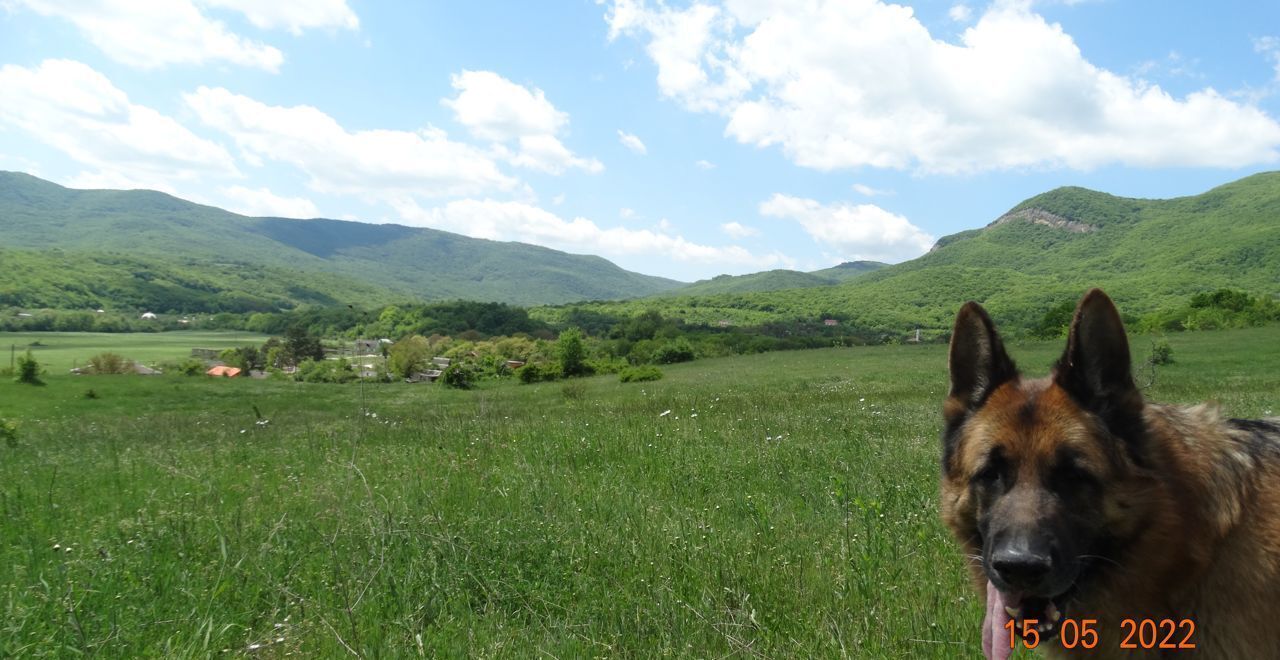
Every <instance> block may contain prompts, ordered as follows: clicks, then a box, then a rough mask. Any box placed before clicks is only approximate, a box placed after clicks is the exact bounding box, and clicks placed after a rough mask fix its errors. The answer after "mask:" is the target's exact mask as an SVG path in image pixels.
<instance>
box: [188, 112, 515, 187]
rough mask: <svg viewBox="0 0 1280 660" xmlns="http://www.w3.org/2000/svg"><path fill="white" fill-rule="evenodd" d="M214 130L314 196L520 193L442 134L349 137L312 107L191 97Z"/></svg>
mask: <svg viewBox="0 0 1280 660" xmlns="http://www.w3.org/2000/svg"><path fill="white" fill-rule="evenodd" d="M184 99H185V101H186V104H187V106H188V107H189V108H190V109H191V110H192V111H193V112H194V113H195V115H196V116H197V117H199V119H200V120H201V121H202V122H204V123H205V124H206V125H208V126H210V127H212V128H215V129H217V130H219V131H222V132H224V133H226V134H227V135H228V136H229V137H230V138H231V139H232V140H233V141H234V142H235V144H236V145H237V146H238V147H239V148H240V150H241V152H242V153H243V155H244V157H245V158H246V160H248V161H249V162H256V163H260V162H262V161H265V160H274V161H279V162H283V163H288V164H290V165H293V166H295V167H297V168H299V169H300V170H302V171H303V172H305V173H306V174H307V175H308V176H309V177H310V181H309V185H310V186H311V188H312V189H313V190H316V191H319V192H325V193H338V194H356V195H362V196H365V197H367V198H370V199H374V200H379V199H382V200H385V199H387V198H388V197H391V196H419V195H421V196H457V195H474V194H480V193H484V192H488V191H492V190H512V189H514V188H516V187H517V181H516V180H515V179H513V178H511V177H509V176H507V175H505V174H503V173H502V172H501V171H500V170H499V169H498V166H497V163H496V162H495V161H494V160H493V159H492V158H490V157H489V155H487V154H485V153H484V152H482V151H480V150H479V149H476V148H475V147H473V146H470V145H468V144H465V143H461V142H456V141H453V140H451V139H449V137H448V136H447V135H446V134H445V133H444V131H441V130H439V129H435V128H425V129H422V130H418V131H400V130H365V131H349V130H347V129H346V128H344V127H343V126H341V125H340V124H339V123H338V122H337V121H336V120H334V119H333V118H332V117H330V116H329V115H327V114H325V113H324V112H322V111H320V110H318V109H316V108H314V107H311V106H291V107H283V106H273V105H267V104H265V103H262V102H260V101H257V100H254V99H251V98H249V97H247V96H241V95H238V94H234V93H232V92H230V91H227V90H226V89H222V88H209V87H200V88H198V89H197V90H196V91H195V92H192V93H190V94H186V95H184Z"/></svg>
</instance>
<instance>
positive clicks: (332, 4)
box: [197, 0, 360, 35]
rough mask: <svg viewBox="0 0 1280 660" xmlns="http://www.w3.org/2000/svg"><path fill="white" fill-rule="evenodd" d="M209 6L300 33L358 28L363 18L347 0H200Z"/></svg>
mask: <svg viewBox="0 0 1280 660" xmlns="http://www.w3.org/2000/svg"><path fill="white" fill-rule="evenodd" d="M197 2H198V3H199V4H201V5H204V6H206V7H216V8H219V9H230V10H233V11H237V12H240V13H241V14H244V16H245V18H247V19H249V22H250V23H253V25H254V26H255V27H259V28H262V29H264V30H275V29H284V30H288V31H289V32H291V33H293V34H295V35H297V34H302V32H303V30H310V29H315V28H330V29H334V28H342V29H347V30H355V29H358V28H359V27H360V18H359V17H358V16H356V13H355V12H354V11H352V10H351V7H348V6H347V0H271V1H270V2H263V1H262V0H197Z"/></svg>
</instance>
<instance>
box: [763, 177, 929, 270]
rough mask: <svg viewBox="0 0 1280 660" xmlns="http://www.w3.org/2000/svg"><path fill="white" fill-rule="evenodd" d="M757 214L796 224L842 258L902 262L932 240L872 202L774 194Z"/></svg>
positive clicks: (920, 252) (906, 221)
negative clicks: (822, 200)
mask: <svg viewBox="0 0 1280 660" xmlns="http://www.w3.org/2000/svg"><path fill="white" fill-rule="evenodd" d="M760 214H761V215H765V216H770V217H775V218H785V219H788V220H793V221H795V222H797V223H799V224H800V226H801V227H802V228H803V229H804V231H805V233H807V234H809V236H810V237H812V238H813V239H814V240H815V241H817V242H819V243H821V244H822V245H824V246H827V247H830V248H833V249H835V250H837V251H838V252H839V256H840V258H842V259H844V260H856V259H870V260H875V261H889V262H897V261H903V260H905V259H911V258H914V257H918V256H920V255H921V254H923V253H924V252H926V251H928V250H929V248H930V246H932V245H933V242H934V239H933V237H932V236H930V235H929V234H928V233H926V232H925V231H924V230H922V229H920V228H919V227H916V226H915V225H913V224H911V222H910V221H908V220H907V219H906V218H904V217H902V216H900V215H897V214H895V213H890V212H889V211H886V210H884V209H882V208H880V207H879V206H876V205H874V204H858V205H853V204H843V203H839V204H821V203H819V202H817V201H814V200H812V199H804V198H800V197H792V196H789V195H783V194H775V195H774V196H773V197H771V198H769V199H768V200H766V201H764V202H762V203H761V204H760Z"/></svg>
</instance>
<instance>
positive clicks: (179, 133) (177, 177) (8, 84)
mask: <svg viewBox="0 0 1280 660" xmlns="http://www.w3.org/2000/svg"><path fill="white" fill-rule="evenodd" d="M4 123H7V124H11V125H13V126H17V127H18V128H21V129H22V130H24V131H26V132H27V133H28V134H30V135H31V136H32V137H34V138H36V139H38V140H40V141H41V142H44V143H45V144H48V145H50V146H52V147H54V148H56V149H58V150H60V151H62V152H63V153H65V154H66V155H67V156H69V157H71V158H72V159H73V160H75V161H77V162H79V163H81V164H83V165H86V166H88V167H90V168H92V170H93V171H90V172H85V173H82V174H80V175H77V176H76V177H75V178H73V179H72V180H71V181H69V182H68V183H71V184H73V185H79V186H82V187H131V188H155V189H157V190H166V191H171V190H172V189H173V187H172V182H174V181H195V180H202V179H205V178H208V177H214V178H218V177H221V178H228V177H238V176H240V173H239V171H238V170H237V169H236V166H235V162H234V159H233V158H232V157H231V154H229V153H227V151H226V150H225V149H223V148H222V147H221V146H220V145H218V144H216V143H214V142H210V141H209V140H205V139H203V138H201V137H199V136H197V135H195V134H194V133H192V132H191V131H190V130H188V129H187V128H186V127H184V126H183V125H182V124H179V123H178V122H177V121H175V120H174V119H173V118H172V117H168V116H166V115H163V114H161V113H159V112H157V111H156V110H154V109H152V108H149V107H146V106H142V105H137V104H134V103H131V102H130V101H129V97H128V95H127V94H125V93H124V92H123V91H122V90H120V89H119V88H117V87H116V86H115V85H113V84H112V83H111V81H110V80H108V79H107V77H106V76H104V75H102V74H101V73H99V72H97V71H95V70H93V69H92V68H90V67H89V66H87V65H85V64H82V63H80V62H75V61H71V60H45V61H44V62H42V63H41V64H40V65H39V66H37V67H34V68H24V67H21V66H17V65H13V64H9V65H5V66H4V67H0V124H4ZM107 184H110V185H107Z"/></svg>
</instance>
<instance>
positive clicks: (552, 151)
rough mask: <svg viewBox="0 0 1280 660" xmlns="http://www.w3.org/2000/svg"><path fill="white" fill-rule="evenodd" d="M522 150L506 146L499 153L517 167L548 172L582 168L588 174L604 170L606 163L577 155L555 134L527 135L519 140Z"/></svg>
mask: <svg viewBox="0 0 1280 660" xmlns="http://www.w3.org/2000/svg"><path fill="white" fill-rule="evenodd" d="M519 145H520V150H519V151H518V152H516V153H514V154H512V153H509V152H508V151H507V150H506V149H505V148H503V149H500V150H499V153H500V154H504V155H505V157H506V160H507V161H508V162H510V163H511V164H512V165H515V166H516V167H524V168H528V169H531V170H538V171H540V172H546V173H548V174H561V173H563V172H564V171H565V170H567V169H570V168H574V169H580V170H582V171H584V172H587V173H588V174H599V173H600V172H603V171H604V164H603V163H601V162H600V161H598V160H596V159H594V158H580V157H578V156H575V155H574V154H573V152H572V151H569V148H568V147H566V146H564V143H562V142H560V140H559V138H557V137H556V136H554V135H526V136H524V137H521V138H520V140H519Z"/></svg>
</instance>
